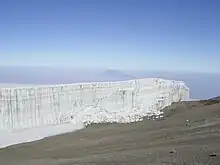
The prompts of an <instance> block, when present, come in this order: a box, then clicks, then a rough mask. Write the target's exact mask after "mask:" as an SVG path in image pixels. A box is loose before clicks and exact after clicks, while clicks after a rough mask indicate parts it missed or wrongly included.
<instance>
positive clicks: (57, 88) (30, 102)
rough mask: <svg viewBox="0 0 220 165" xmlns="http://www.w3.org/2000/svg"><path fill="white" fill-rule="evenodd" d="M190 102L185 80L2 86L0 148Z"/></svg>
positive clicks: (132, 118) (133, 119) (131, 119)
mask: <svg viewBox="0 0 220 165" xmlns="http://www.w3.org/2000/svg"><path fill="white" fill-rule="evenodd" d="M184 100H189V88H188V87H187V86H186V84H185V83H184V82H183V81H174V80H165V79H160V78H146V79H137V80H129V81H117V82H91V83H78V84H60V85H48V86H42V85H35V86H31V85H28V86H24V85H22V86H10V87H8V88H7V87H6V86H4V87H1V88H0V108H1V109H0V135H1V137H0V147H5V146H8V145H12V144H18V143H23V142H29V141H34V140H39V139H42V138H44V137H48V136H52V135H57V134H61V133H66V132H72V131H75V130H77V129H82V128H84V127H85V126H86V125H88V124H91V123H115V122H116V123H130V122H137V121H141V120H142V119H143V117H146V116H152V115H156V116H159V115H161V114H162V113H163V112H162V111H161V109H163V108H164V107H166V106H168V105H170V104H171V103H173V102H178V101H184Z"/></svg>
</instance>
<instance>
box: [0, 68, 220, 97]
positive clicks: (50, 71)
mask: <svg viewBox="0 0 220 165" xmlns="http://www.w3.org/2000/svg"><path fill="white" fill-rule="evenodd" d="M152 77H153V78H165V79H172V80H181V81H184V82H185V83H186V84H187V86H188V87H189V88H190V95H191V98H193V99H207V98H211V97H215V96H218V95H220V93H219V91H220V85H219V82H220V73H192V72H191V73H187V72H185V73H184V72H168V71H166V72H165V71H132V70H127V71H126V70H112V69H100V68H94V69H93V70H92V69H85V68H81V69H80V68H78V69H76V68H74V67H72V70H71V67H47V69H45V67H0V83H1V84H4V86H7V84H35V85H43V84H71V83H77V82H94V81H120V80H129V79H135V78H152Z"/></svg>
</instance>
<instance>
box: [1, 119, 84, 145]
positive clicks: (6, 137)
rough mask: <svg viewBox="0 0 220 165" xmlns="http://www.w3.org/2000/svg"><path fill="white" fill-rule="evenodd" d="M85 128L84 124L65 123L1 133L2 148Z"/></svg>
mask: <svg viewBox="0 0 220 165" xmlns="http://www.w3.org/2000/svg"><path fill="white" fill-rule="evenodd" d="M82 128H84V124H83V123H78V124H74V123H71V122H70V123H65V124H60V125H53V126H52V125H44V126H39V127H36V128H28V129H24V130H20V131H0V148H4V147H7V146H10V145H14V144H19V143H26V142H32V141H36V140H40V139H43V138H45V137H49V136H54V135H59V134H63V133H68V132H73V131H76V130H78V129H82Z"/></svg>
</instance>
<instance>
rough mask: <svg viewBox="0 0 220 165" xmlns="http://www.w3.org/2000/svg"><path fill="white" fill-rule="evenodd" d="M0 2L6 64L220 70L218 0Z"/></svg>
mask: <svg viewBox="0 0 220 165" xmlns="http://www.w3.org/2000/svg"><path fill="white" fill-rule="evenodd" d="M0 3H1V4H0V65H2V66H3V65H4V66H5V65H7V66H11V65H12V66H15V65H16V66H17V65H19V66H20V65H22V66H23V65H28V66H33V65H34V66H42V65H49V66H72V67H88V68H90V67H93V68H95V67H98V68H113V69H133V70H171V71H179V70H180V71H200V72H220V1H218V0H166V1H165V0H35V1H34V0H19V1H18V0H7V1H6V0H5V1H0Z"/></svg>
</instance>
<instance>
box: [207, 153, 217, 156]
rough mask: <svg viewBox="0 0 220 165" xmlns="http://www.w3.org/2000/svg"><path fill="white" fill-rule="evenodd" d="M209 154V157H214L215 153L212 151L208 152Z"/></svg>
mask: <svg viewBox="0 0 220 165" xmlns="http://www.w3.org/2000/svg"><path fill="white" fill-rule="evenodd" d="M209 156H210V157H216V156H217V154H216V153H215V152H213V153H211V154H209Z"/></svg>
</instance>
